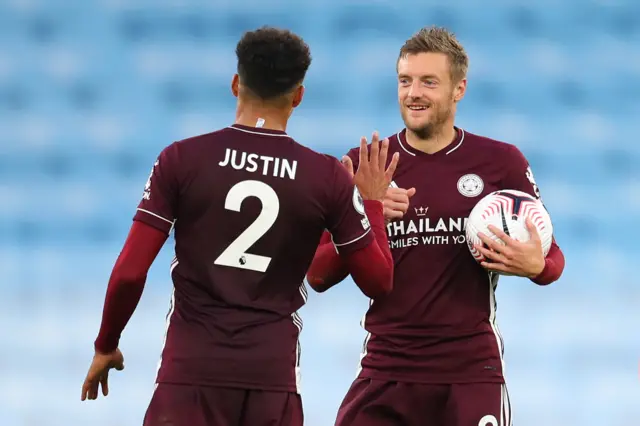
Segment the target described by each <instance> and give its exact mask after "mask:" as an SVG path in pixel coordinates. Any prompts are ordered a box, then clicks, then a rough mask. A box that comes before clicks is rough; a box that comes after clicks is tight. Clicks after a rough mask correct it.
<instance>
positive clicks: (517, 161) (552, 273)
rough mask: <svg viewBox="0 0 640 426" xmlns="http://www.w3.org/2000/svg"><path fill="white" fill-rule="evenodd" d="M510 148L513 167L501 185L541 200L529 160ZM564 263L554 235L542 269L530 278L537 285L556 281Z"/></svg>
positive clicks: (518, 151) (515, 149) (517, 150)
mask: <svg viewBox="0 0 640 426" xmlns="http://www.w3.org/2000/svg"><path fill="white" fill-rule="evenodd" d="M512 149H513V160H512V161H511V164H513V167H512V168H511V171H510V173H509V174H508V176H507V179H506V180H505V182H504V183H503V187H504V188H507V189H516V190H520V191H524V192H526V193H528V194H531V195H533V196H534V197H536V198H537V199H538V200H540V201H542V198H541V196H540V189H539V188H538V185H537V183H536V181H535V178H534V177H533V171H532V170H531V166H530V165H529V162H528V161H527V159H526V158H525V156H524V155H523V154H522V153H521V152H520V150H519V149H518V148H516V147H515V146H514V147H513V148H512ZM564 264H565V259H564V254H563V253H562V250H560V247H559V246H558V244H557V243H556V240H555V237H554V238H553V240H552V242H551V248H550V249H549V253H547V256H546V257H545V261H544V269H543V270H542V272H540V274H538V275H537V276H536V277H534V278H531V281H533V282H534V283H536V284H539V285H548V284H551V283H553V282H554V281H557V280H558V279H559V278H560V276H561V275H562V272H563V270H564Z"/></svg>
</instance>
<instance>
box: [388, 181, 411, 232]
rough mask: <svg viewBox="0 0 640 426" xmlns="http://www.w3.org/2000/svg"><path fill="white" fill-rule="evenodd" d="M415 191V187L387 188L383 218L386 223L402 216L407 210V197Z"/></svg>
mask: <svg viewBox="0 0 640 426" xmlns="http://www.w3.org/2000/svg"><path fill="white" fill-rule="evenodd" d="M415 193H416V189H415V188H409V189H403V188H389V189H387V194H386V195H385V197H384V202H383V204H384V219H385V222H386V223H387V224H389V222H392V221H394V220H397V219H402V217H403V216H404V215H405V214H406V213H407V210H409V199H410V198H411V197H413V196H414V195H415Z"/></svg>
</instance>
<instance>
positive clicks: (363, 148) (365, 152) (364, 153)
mask: <svg viewBox="0 0 640 426" xmlns="http://www.w3.org/2000/svg"><path fill="white" fill-rule="evenodd" d="M359 158H360V161H358V170H360V169H362V170H364V169H365V168H367V166H368V165H369V149H368V148H367V138H365V137H364V136H363V137H361V138H360V153H359Z"/></svg>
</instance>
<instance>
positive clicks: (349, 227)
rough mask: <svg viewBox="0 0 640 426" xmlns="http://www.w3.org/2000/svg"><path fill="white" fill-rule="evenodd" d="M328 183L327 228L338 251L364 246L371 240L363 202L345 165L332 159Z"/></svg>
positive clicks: (345, 251)
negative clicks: (329, 183) (331, 176)
mask: <svg viewBox="0 0 640 426" xmlns="http://www.w3.org/2000/svg"><path fill="white" fill-rule="evenodd" d="M332 162H333V185H332V186H331V187H330V191H331V192H330V194H329V199H330V201H329V203H330V205H329V208H328V213H327V223H326V226H327V230H328V231H329V232H330V233H331V236H332V239H333V244H334V245H335V246H336V248H337V249H338V251H339V252H340V253H341V254H347V253H351V252H353V251H356V250H358V249H360V248H363V247H366V246H367V245H369V244H370V243H371V242H372V241H373V234H371V227H370V224H369V219H368V218H367V215H366V213H365V211H364V203H363V201H362V197H360V193H359V192H358V190H357V188H356V187H355V186H354V185H353V181H352V179H351V176H349V173H347V171H346V169H345V168H344V167H343V166H342V165H341V164H340V163H339V162H338V161H337V160H335V159H333V160H332Z"/></svg>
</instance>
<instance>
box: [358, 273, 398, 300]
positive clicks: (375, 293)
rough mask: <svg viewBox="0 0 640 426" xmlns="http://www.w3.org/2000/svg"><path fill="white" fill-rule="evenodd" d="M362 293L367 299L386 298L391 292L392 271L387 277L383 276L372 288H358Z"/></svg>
mask: <svg viewBox="0 0 640 426" xmlns="http://www.w3.org/2000/svg"><path fill="white" fill-rule="evenodd" d="M360 288H361V290H362V293H363V294H364V295H365V296H367V297H368V298H369V299H374V300H375V299H379V298H381V297H384V296H387V295H388V294H389V293H391V291H392V290H393V271H392V272H391V274H389V275H386V274H385V275H383V276H382V279H381V280H380V281H379V282H378V283H376V286H372V287H370V288H369V287H360Z"/></svg>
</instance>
